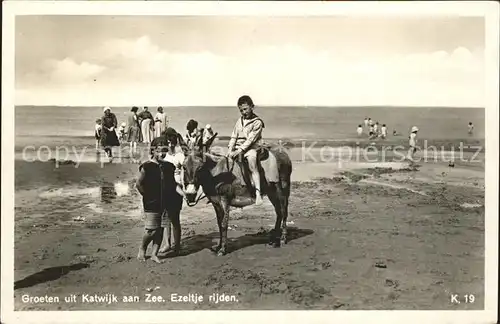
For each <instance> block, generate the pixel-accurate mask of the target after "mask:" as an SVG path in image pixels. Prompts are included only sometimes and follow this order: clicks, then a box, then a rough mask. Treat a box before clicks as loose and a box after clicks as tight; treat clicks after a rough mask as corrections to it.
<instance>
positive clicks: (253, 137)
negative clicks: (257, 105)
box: [239, 120, 264, 152]
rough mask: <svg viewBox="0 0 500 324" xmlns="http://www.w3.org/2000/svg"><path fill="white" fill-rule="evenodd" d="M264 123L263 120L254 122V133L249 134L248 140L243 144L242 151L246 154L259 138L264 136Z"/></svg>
mask: <svg viewBox="0 0 500 324" xmlns="http://www.w3.org/2000/svg"><path fill="white" fill-rule="evenodd" d="M263 126H264V123H263V122H262V121H261V120H256V121H254V122H253V126H252V131H251V132H250V134H248V137H247V140H246V141H245V142H244V143H243V144H241V146H240V148H239V149H240V150H241V151H242V152H245V151H246V150H248V148H249V147H251V146H252V145H253V144H254V143H255V142H256V141H257V140H258V139H259V138H261V136H262V129H263V128H264V127H263Z"/></svg>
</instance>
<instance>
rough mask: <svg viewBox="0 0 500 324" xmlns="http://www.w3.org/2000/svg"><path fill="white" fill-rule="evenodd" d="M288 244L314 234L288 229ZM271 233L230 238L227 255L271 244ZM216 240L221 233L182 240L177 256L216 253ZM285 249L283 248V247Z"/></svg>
mask: <svg viewBox="0 0 500 324" xmlns="http://www.w3.org/2000/svg"><path fill="white" fill-rule="evenodd" d="M287 230H288V233H287V234H288V235H287V239H288V242H290V241H293V240H296V239H299V238H302V237H304V236H307V235H311V234H313V233H314V231H313V230H310V229H301V228H297V227H288V228H287ZM269 235H270V231H268V230H263V231H259V232H257V233H254V234H245V235H242V236H240V237H237V238H228V240H229V242H228V245H227V250H226V251H227V253H232V252H235V251H238V250H240V249H244V248H246V247H249V246H252V245H258V244H268V243H269ZM214 240H217V241H218V240H219V233H218V232H212V233H209V234H197V235H193V236H191V237H188V238H185V239H183V240H182V243H181V244H182V248H181V251H180V252H179V254H177V256H187V255H190V254H194V253H197V252H200V251H202V250H204V249H209V250H211V251H213V252H214V250H213V246H214ZM282 248H283V247H282ZM171 257H173V255H172V254H170V253H167V254H166V255H165V256H164V257H163V258H171Z"/></svg>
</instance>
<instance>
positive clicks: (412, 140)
mask: <svg viewBox="0 0 500 324" xmlns="http://www.w3.org/2000/svg"><path fill="white" fill-rule="evenodd" d="M417 133H418V127H417V126H413V127H412V128H411V132H410V136H408V144H409V146H410V150H409V151H408V156H407V159H408V160H409V161H410V163H413V162H415V161H414V159H413V157H414V155H415V153H416V152H417Z"/></svg>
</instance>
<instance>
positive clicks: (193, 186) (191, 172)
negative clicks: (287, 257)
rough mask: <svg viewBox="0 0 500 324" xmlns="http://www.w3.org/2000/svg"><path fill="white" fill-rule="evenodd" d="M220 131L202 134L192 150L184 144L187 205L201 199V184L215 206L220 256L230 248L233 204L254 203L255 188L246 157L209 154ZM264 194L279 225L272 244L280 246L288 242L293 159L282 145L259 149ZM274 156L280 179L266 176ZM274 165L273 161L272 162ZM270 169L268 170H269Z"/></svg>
mask: <svg viewBox="0 0 500 324" xmlns="http://www.w3.org/2000/svg"><path fill="white" fill-rule="evenodd" d="M216 136H217V134H215V135H214V136H212V137H211V138H210V139H209V140H208V141H207V142H206V143H203V139H202V138H203V136H200V137H199V138H198V140H197V141H196V142H195V145H194V147H192V148H191V149H189V148H187V147H186V146H184V148H183V150H184V153H185V156H186V157H185V160H184V164H183V174H184V175H183V180H184V188H183V190H184V193H185V198H186V201H187V204H188V206H190V207H191V206H194V205H196V203H197V202H198V201H199V200H200V199H201V198H202V197H201V196H200V197H197V194H198V191H199V187H200V186H201V187H202V189H203V192H204V194H205V196H206V197H207V198H208V201H209V203H211V204H212V205H213V207H214V209H215V213H216V216H217V225H218V227H219V244H218V245H217V247H215V252H217V255H218V256H221V255H224V254H226V253H227V252H228V251H227V228H228V223H229V209H230V207H240V208H242V207H245V206H249V205H252V204H254V203H255V188H254V187H253V185H252V184H251V176H250V171H249V168H248V164H247V162H246V161H245V159H244V157H242V156H241V157H240V158H239V159H234V160H233V159H231V158H229V157H227V156H224V155H219V154H215V153H210V152H209V148H210V145H211V143H212V142H213V141H214V140H215V137H216ZM258 155H259V157H258V161H259V162H258V163H259V169H260V174H261V194H262V195H263V197H264V196H267V197H268V198H269V200H270V201H271V203H272V204H273V206H274V210H275V212H276V224H275V226H274V229H273V230H271V233H270V237H269V244H270V245H272V246H274V247H280V246H281V244H286V243H287V226H286V222H287V217H288V201H289V197H290V185H291V174H292V162H291V160H290V157H289V156H288V154H287V153H286V152H285V151H284V149H283V148H282V147H277V146H267V147H262V148H261V149H260V150H259V154H258ZM271 158H275V159H276V164H275V165H277V167H278V170H277V171H278V174H279V177H278V178H279V181H278V182H270V181H267V179H266V169H267V170H269V168H270V166H268V165H267V163H266V161H268V159H271ZM269 165H271V164H269ZM267 172H269V171H267Z"/></svg>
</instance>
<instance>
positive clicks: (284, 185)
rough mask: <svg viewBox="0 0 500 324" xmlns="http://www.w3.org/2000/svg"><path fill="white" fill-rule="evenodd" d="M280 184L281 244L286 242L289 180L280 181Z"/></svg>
mask: <svg viewBox="0 0 500 324" xmlns="http://www.w3.org/2000/svg"><path fill="white" fill-rule="evenodd" d="M281 186H282V196H281V197H280V201H281V210H282V216H283V220H282V223H281V244H287V243H288V237H287V236H288V230H287V225H286V222H287V218H288V200H289V197H290V181H283V182H281Z"/></svg>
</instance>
